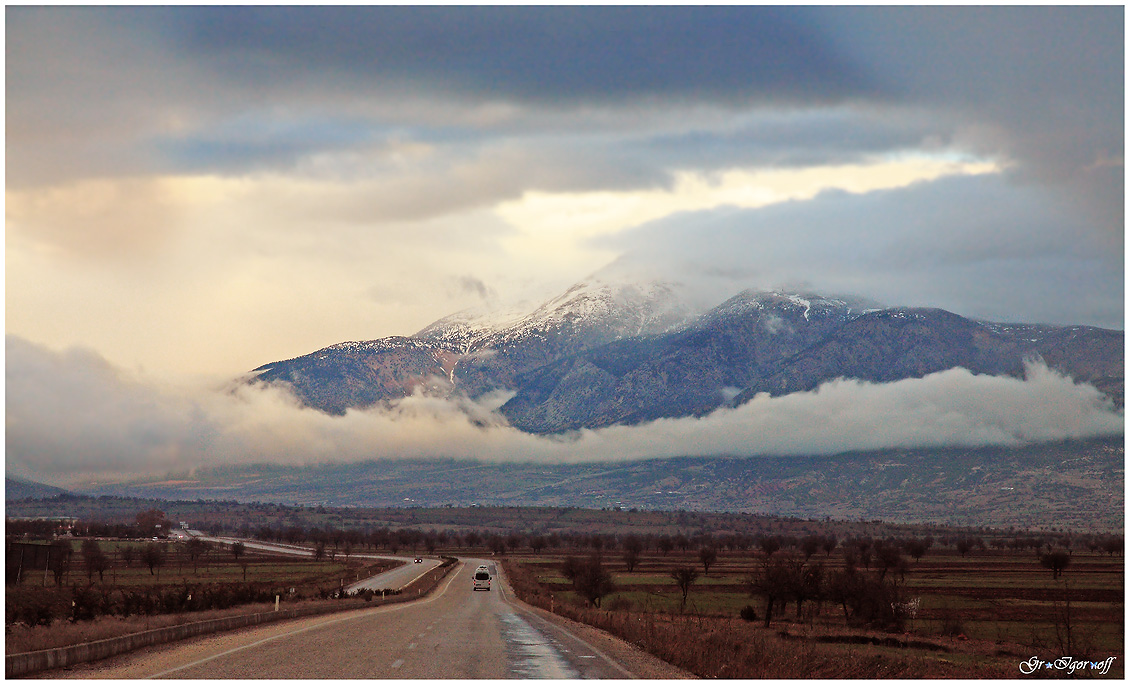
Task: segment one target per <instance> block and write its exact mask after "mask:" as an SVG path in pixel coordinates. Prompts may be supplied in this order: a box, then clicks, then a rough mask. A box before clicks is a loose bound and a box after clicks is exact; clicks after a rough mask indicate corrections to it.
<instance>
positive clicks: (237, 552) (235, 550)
mask: <svg viewBox="0 0 1130 685" xmlns="http://www.w3.org/2000/svg"><path fill="white" fill-rule="evenodd" d="M246 552H247V545H245V544H243V543H242V542H238V541H237V542H234V543H232V546H231V555H232V556H233V557H235V560H236V561H237V562H239V565H240V567H242V568H243V580H244V582H247V561H246V560H245V559H242V558H241V557H243V555H244V553H246Z"/></svg>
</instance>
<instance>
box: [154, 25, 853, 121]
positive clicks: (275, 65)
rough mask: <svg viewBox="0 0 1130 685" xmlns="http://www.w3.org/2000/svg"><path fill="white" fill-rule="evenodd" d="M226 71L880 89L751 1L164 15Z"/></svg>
mask: <svg viewBox="0 0 1130 685" xmlns="http://www.w3.org/2000/svg"><path fill="white" fill-rule="evenodd" d="M162 16H163V18H164V21H163V22H162V23H163V25H164V27H165V32H166V35H167V36H168V38H170V39H171V40H172V41H173V44H174V45H176V46H177V47H179V49H180V50H182V51H184V53H185V54H186V55H188V56H190V57H191V58H192V59H194V60H196V59H199V60H203V61H205V62H207V63H209V64H211V65H213V67H214V68H215V69H216V70H217V73H218V74H219V75H220V77H221V78H225V79H241V80H245V81H246V82H247V83H255V84H258V85H259V86H260V87H261V86H262V84H267V83H272V82H275V83H278V82H292V81H294V80H295V79H302V78H303V77H309V78H314V79H325V78H327V77H328V78H330V79H331V80H336V79H338V78H340V77H341V76H342V75H345V76H347V78H348V79H349V82H350V86H355V85H360V87H363V88H364V87H366V86H369V87H374V86H378V87H379V86H380V85H389V84H394V83H401V84H405V83H411V84H413V85H414V86H415V87H425V88H426V87H428V86H429V85H430V86H432V87H440V88H442V89H445V90H453V91H456V92H461V93H464V94H473V95H474V96H475V97H493V98H519V99H529V100H537V101H549V102H558V103H560V102H570V101H572V102H575V101H588V100H599V101H623V100H625V99H632V98H638V97H641V96H653V95H675V96H678V97H682V96H687V97H708V98H719V99H722V100H727V101H730V100H736V101H742V100H746V99H748V98H751V97H752V98H756V99H759V100H764V101H777V102H793V103H796V102H827V101H830V100H837V99H841V98H844V97H847V96H851V95H855V94H858V93H861V92H870V91H872V90H873V88H874V86H873V84H870V83H868V82H867V80H866V79H865V78H864V77H863V75H862V74H860V73H858V72H857V71H855V70H854V69H853V68H852V65H851V63H850V62H849V61H848V60H847V59H845V58H844V56H843V55H840V54H836V53H835V52H834V51H832V50H829V43H828V41H827V40H826V39H825V37H823V36H821V35H820V34H819V33H818V32H817V31H814V30H813V28H812V26H811V23H810V22H808V21H807V19H806V17H805V16H804V12H803V11H800V10H795V9H791V8H774V7H757V8H748V7H746V8H734V7H335V8H326V7H317V8H310V7H283V8H279V7H270V8H268V7H244V8H217V7H197V8H178V9H176V10H169V11H166V12H164V13H162Z"/></svg>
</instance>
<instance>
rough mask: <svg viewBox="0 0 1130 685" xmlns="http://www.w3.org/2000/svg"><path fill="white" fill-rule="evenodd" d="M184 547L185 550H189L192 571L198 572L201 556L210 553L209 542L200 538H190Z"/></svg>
mask: <svg viewBox="0 0 1130 685" xmlns="http://www.w3.org/2000/svg"><path fill="white" fill-rule="evenodd" d="M184 547H185V551H187V552H188V558H189V559H192V572H193V573H196V572H197V565H196V564H197V562H198V561H199V560H200V557H202V556H204V555H205V554H207V553H208V550H209V547H208V543H207V542H204V541H203V540H201V539H200V538H189V540H188V542H186V543H185V545H184Z"/></svg>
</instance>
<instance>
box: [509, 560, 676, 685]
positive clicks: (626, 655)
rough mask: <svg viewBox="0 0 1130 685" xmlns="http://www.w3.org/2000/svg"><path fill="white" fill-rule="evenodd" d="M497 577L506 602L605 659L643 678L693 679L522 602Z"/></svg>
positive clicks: (628, 646)
mask: <svg viewBox="0 0 1130 685" xmlns="http://www.w3.org/2000/svg"><path fill="white" fill-rule="evenodd" d="M498 578H499V580H500V581H501V582H502V584H503V585H504V587H505V591H506V600H507V601H508V602H511V603H513V604H514V605H515V606H517V607H519V608H520V609H522V610H523V611H527V612H529V613H531V614H533V615H535V616H537V617H539V618H541V619H542V620H545V621H548V622H550V623H552V624H554V625H556V626H560V627H561V628H563V629H565V630H567V631H568V632H570V633H572V634H573V635H575V636H577V637H578V638H580V639H581V640H584V641H585V642H588V643H589V644H590V645H592V646H593V647H595V648H597V649H598V650H600V651H601V652H603V653H604V654H605V655H607V656H608V657H609V658H611V659H614V660H616V661H617V662H619V663H620V664H621V665H622V666H623V667H624V668H625V669H627V670H628V671H629V672H631V673H632V674H634V675H635V676H636V677H637V678H641V679H644V680H689V679H696V678H697V676H695V675H694V674H693V673H691V672H689V671H685V670H683V669H681V668H679V667H678V666H673V665H671V664H669V663H667V662H666V661H663V660H662V659H660V658H659V657H656V656H654V655H652V654H649V653H647V652H645V651H643V650H642V649H640V648H639V647H636V646H635V645H633V644H632V643H630V642H627V641H625V640H621V639H620V638H618V637H616V636H614V635H611V634H609V633H607V632H605V631H603V630H601V629H599V628H594V627H593V626H590V625H588V624H586V623H580V622H578V621H574V620H572V619H569V618H565V617H564V616H558V615H557V614H554V613H551V612H549V611H546V610H545V609H540V608H538V607H535V606H531V605H529V604H526V603H525V602H523V601H522V600H520V599H518V596H517V595H516V594H514V590H513V588H511V587H510V583H508V582H506V577H505V576H504V575H503V574H499V575H498Z"/></svg>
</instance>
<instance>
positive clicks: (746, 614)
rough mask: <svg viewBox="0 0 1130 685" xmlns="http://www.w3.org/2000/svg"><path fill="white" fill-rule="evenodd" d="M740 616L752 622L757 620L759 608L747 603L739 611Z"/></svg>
mask: <svg viewBox="0 0 1130 685" xmlns="http://www.w3.org/2000/svg"><path fill="white" fill-rule="evenodd" d="M738 616H740V617H741V619H742V620H743V621H750V622H752V621H756V620H757V610H756V609H754V608H753V607H752V606H750V605H749V604H747V605H745V606H744V607H742V610H741V611H740V612H739V613H738Z"/></svg>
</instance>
